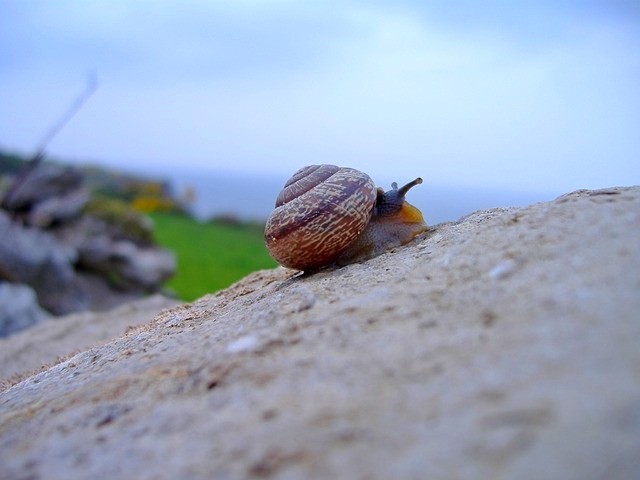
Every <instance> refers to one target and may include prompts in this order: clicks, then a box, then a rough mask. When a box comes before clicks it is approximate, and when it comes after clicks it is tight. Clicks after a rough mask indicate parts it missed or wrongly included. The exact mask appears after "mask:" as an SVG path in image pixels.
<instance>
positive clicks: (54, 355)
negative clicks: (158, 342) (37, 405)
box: [0, 284, 178, 382]
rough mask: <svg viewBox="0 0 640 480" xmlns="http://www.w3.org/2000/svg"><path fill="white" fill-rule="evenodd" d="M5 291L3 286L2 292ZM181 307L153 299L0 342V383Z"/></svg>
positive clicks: (59, 321)
mask: <svg viewBox="0 0 640 480" xmlns="http://www.w3.org/2000/svg"><path fill="white" fill-rule="evenodd" d="M1 287H2V285H1V284H0V291H1ZM177 304H178V302H177V301H176V300H173V299H170V298H167V297H164V296H162V295H152V296H150V297H147V298H143V299H142V300H137V301H133V302H130V303H127V304H125V305H120V306H118V307H116V308H114V309H112V310H109V311H106V312H82V313H72V314H70V315H66V316H64V317H58V318H56V319H55V321H53V322H45V323H42V324H40V325H37V326H35V327H33V328H30V329H29V330H27V331H24V332H21V333H18V334H15V335H12V336H11V337H10V338H5V339H0V382H2V381H7V380H9V379H10V378H11V377H13V376H21V375H25V374H27V373H29V372H32V371H34V370H37V369H39V368H40V367H42V366H43V365H46V364H51V363H52V362H54V361H56V360H57V359H58V358H60V357H64V356H66V355H68V354H70V353H72V352H77V351H79V350H85V349H87V348H89V347H95V346H97V345H102V344H104V343H107V342H108V341H110V340H112V339H114V338H116V337H119V336H121V335H123V334H124V333H125V332H126V331H127V329H129V328H132V327H136V326H139V325H142V324H144V323H147V322H148V321H149V320H150V319H151V318H152V317H153V315H155V314H157V313H158V312H160V311H161V310H163V309H165V308H169V307H171V306H175V305H177Z"/></svg>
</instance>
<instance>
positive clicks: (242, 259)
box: [150, 213, 276, 301]
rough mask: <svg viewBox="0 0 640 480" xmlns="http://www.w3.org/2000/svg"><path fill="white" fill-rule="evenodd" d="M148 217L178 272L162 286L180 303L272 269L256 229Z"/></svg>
mask: <svg viewBox="0 0 640 480" xmlns="http://www.w3.org/2000/svg"><path fill="white" fill-rule="evenodd" d="M150 217H151V218H152V219H153V222H154V224H155V235H154V236H155V238H156V241H157V242H158V243H159V244H160V245H161V246H163V247H165V248H168V249H169V250H172V251H173V252H175V254H176V256H177V259H178V271H177V273H176V275H175V276H174V277H173V278H172V279H171V280H170V281H169V282H168V283H167V285H166V286H167V287H168V288H170V289H171V290H173V291H174V292H175V293H176V294H177V295H178V296H179V297H180V298H181V299H182V300H186V301H189V300H194V299H196V298H198V297H201V296H202V295H204V294H206V293H211V292H215V291H216V290H220V289H222V288H225V287H228V286H229V285H230V284H232V283H233V282H235V281H236V280H239V279H240V278H242V277H244V276H245V275H246V274H248V273H250V272H253V271H255V270H259V269H262V268H272V267H275V266H276V263H275V262H274V261H273V260H272V259H271V257H269V254H268V253H267V250H266V248H265V246H264V241H263V232H262V229H260V228H258V227H255V226H251V225H229V224H225V223H199V222H197V221H195V220H193V219H191V218H189V217H186V216H182V215H176V214H167V213H153V214H151V215H150Z"/></svg>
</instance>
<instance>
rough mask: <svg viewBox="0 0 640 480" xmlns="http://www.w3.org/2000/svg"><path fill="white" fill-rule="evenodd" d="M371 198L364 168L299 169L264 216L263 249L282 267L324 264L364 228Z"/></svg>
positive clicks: (373, 199) (372, 202)
mask: <svg viewBox="0 0 640 480" xmlns="http://www.w3.org/2000/svg"><path fill="white" fill-rule="evenodd" d="M375 202H376V187H375V184H374V183H373V180H371V178H370V177H369V176H368V175H367V174H365V173H363V172H360V171H358V170H355V169H353V168H344V167H343V168H341V167H337V166H335V165H311V166H307V167H304V168H301V169H300V170H298V171H297V172H296V173H295V174H294V175H293V177H291V179H290V180H289V181H288V182H287V183H286V184H285V186H284V189H283V190H282V191H281V192H280V194H279V195H278V198H277V200H276V208H275V210H274V211H273V213H272V214H271V215H270V216H269V219H268V220H267V225H266V228H265V241H266V244H267V249H268V250H269V252H270V253H271V256H273V258H275V259H276V261H277V262H278V263H280V264H281V265H284V266H285V267H289V268H294V269H298V270H312V269H314V268H319V267H321V266H324V265H328V264H329V263H331V262H332V261H334V260H335V259H336V258H337V257H338V256H339V255H340V253H342V252H343V251H344V250H345V249H346V248H347V247H348V246H349V244H351V243H352V242H353V241H354V240H355V239H356V237H358V235H360V233H362V231H363V230H364V229H365V228H366V226H367V224H368V223H369V219H370V218H371V214H372V211H373V207H374V205H375Z"/></svg>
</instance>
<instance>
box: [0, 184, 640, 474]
mask: <svg viewBox="0 0 640 480" xmlns="http://www.w3.org/2000/svg"><path fill="white" fill-rule="evenodd" d="M423 210H424V211H425V212H424V213H425V214H426V218H427V220H428V217H429V215H428V214H429V212H428V208H424V209H423ZM638 238H640V188H638V187H633V188H612V189H607V190H601V191H580V192H574V193H572V194H569V195H566V196H563V197H560V198H559V199H557V200H555V201H552V202H548V203H540V204H536V205H532V206H530V207H526V208H506V209H504V208H502V209H493V210H488V211H483V212H476V213H474V214H471V215H469V216H467V217H465V218H463V219H461V221H459V222H456V223H447V224H440V225H437V226H435V227H433V228H432V229H431V230H430V231H429V232H427V233H426V234H424V235H421V236H420V237H419V238H418V239H417V240H416V241H415V242H414V243H412V244H410V245H408V246H405V247H403V248H398V249H395V250H394V251H392V252H390V253H388V254H385V255H382V256H380V257H377V258H375V259H372V260H369V261H367V262H364V263H362V264H354V265H349V266H346V267H344V268H340V269H336V270H326V271H321V272H318V273H316V274H314V275H301V274H298V273H296V272H292V271H288V270H285V269H282V268H279V269H275V270H271V271H262V272H257V273H255V274H252V275H250V276H249V277H247V278H245V279H244V280H242V281H240V282H238V283H237V284H235V285H233V286H232V287H230V288H229V289H227V290H225V291H223V292H220V293H218V294H216V295H209V296H206V297H203V298H201V299H200V300H198V301H196V302H194V303H192V304H189V305H183V306H179V307H177V308H174V309H172V310H168V311H165V312H163V313H161V314H160V315H158V316H156V317H155V318H154V319H153V321H152V322H151V323H149V324H147V325H145V326H144V327H140V328H137V329H133V330H130V331H129V332H128V333H127V334H126V335H124V336H121V337H119V338H117V339H114V340H113V341H111V342H109V343H107V344H105V345H102V346H98V347H94V348H90V349H88V350H85V351H83V352H80V353H78V354H77V355H74V356H72V357H71V358H69V359H67V360H65V361H63V362H60V363H58V364H56V365H54V366H53V367H51V368H50V369H48V370H46V371H44V372H42V373H39V374H37V375H34V376H31V377H29V378H27V379H25V380H24V381H22V382H20V383H18V384H16V385H14V386H13V387H11V388H8V389H7V390H5V391H4V392H2V393H1V394H0V464H2V466H3V467H2V475H3V477H4V478H7V479H17V478H44V477H46V478H53V479H55V478H60V479H62V478H64V479H75V478H124V477H126V478H140V479H147V478H148V479H152V478H153V479H156V478H190V479H200V478H202V479H208V478H224V479H234V478H282V479H293V478H327V479H329V478H331V479H341V478H345V479H352V478H358V479H377V478H380V479H386V478H403V479H414V478H415V479H422V478H432V479H437V478H443V479H445V478H446V479H451V478H513V479H539V478H563V479H580V480H584V479H587V480H588V479H602V478H607V479H630V478H640V456H639V455H638V452H639V451H640V383H639V382H638V365H640V349H639V348H638V338H640V322H638V312H639V311H640V295H639V293H638V292H640V242H638Z"/></svg>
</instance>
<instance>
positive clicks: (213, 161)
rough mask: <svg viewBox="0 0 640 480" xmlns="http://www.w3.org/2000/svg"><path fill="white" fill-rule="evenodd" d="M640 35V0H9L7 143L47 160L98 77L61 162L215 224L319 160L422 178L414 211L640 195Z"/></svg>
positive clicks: (241, 216) (1, 121)
mask: <svg viewBox="0 0 640 480" xmlns="http://www.w3.org/2000/svg"><path fill="white" fill-rule="evenodd" d="M639 27H640V3H638V2H637V1H635V0H629V1H624V0H608V1H607V0H602V1H597V0H591V1H589V0H585V1H578V0H567V1H555V0H549V1H544V0H538V1H524V0H523V1H517V2H514V1H484V2H475V1H470V0H469V1H450V2H438V1H424V0H421V1H409V0H394V1H391V0H388V1H386V0H378V1H376V0H374V1H359V0H342V1H304V2H300V1H289V0H274V1H264V2H256V1H252V0H234V1H224V2H223V1H205V0H202V1H177V0H176V1H169V0H166V1H112V0H108V1H107V0H105V1H100V0H92V1H90V2H84V1H65V0H58V1H55V2H53V1H38V0H31V1H28V2H25V1H19V0H3V1H2V2H1V3H0V78H1V79H2V80H1V86H2V88H1V89H0V105H1V106H2V115H0V149H2V151H3V152H5V153H8V154H10V155H14V156H15V155H18V156H20V155H24V156H27V157H28V156H29V155H31V154H32V153H33V152H34V150H35V149H36V148H37V147H38V145H39V144H40V142H41V140H42V138H43V135H44V134H45V132H47V131H48V129H49V128H50V127H51V125H52V124H53V123H55V122H56V119H57V118H58V117H59V116H60V114H61V112H64V111H65V110H66V109H68V107H69V104H70V103H72V102H73V99H74V98H76V97H77V95H78V94H79V92H81V91H82V90H83V89H84V88H85V85H86V83H87V78H88V77H93V76H95V77H96V78H97V82H98V88H97V90H96V92H95V94H94V95H93V97H92V98H91V99H90V100H89V101H88V102H87V103H86V105H85V106H84V107H83V108H82V109H81V110H80V112H79V113H78V114H77V115H76V116H75V117H74V118H73V119H72V121H71V122H70V123H69V124H68V125H67V126H66V127H65V128H64V129H63V130H62V131H61V132H60V133H59V134H58V135H57V136H56V137H55V138H54V139H53V141H52V142H51V143H50V144H49V145H48V147H47V153H48V158H50V159H55V160H59V161H60V162H63V163H65V164H68V165H83V166H86V165H93V166H98V167H100V168H106V169H109V170H114V171H121V172H125V173H127V174H131V175H134V176H141V177H144V178H149V179H150V180H158V181H161V182H163V185H164V184H165V183H166V184H168V185H169V186H170V189H171V190H172V192H173V193H172V195H174V197H176V198H177V199H178V200H179V203H181V208H182V210H184V211H188V212H189V213H191V214H193V215H194V216H195V218H196V219H197V220H200V221H202V220H208V219H210V218H211V217H216V218H217V219H218V220H219V219H222V220H224V222H222V223H225V222H226V224H229V223H232V224H233V223H235V222H237V223H242V224H243V228H244V227H246V225H245V223H249V224H254V223H258V224H259V223H260V222H262V221H264V219H265V218H266V216H267V215H268V213H269V211H270V210H271V209H272V206H273V202H274V200H275V197H276V195H277V192H278V191H279V189H280V188H281V186H282V185H283V183H284V182H285V181H286V179H287V178H288V177H289V176H290V175H291V174H292V173H293V172H295V171H296V170H297V169H298V168H300V167H301V166H303V165H308V164H314V163H334V164H337V165H342V166H351V167H355V168H358V169H360V170H363V171H365V172H367V173H368V174H369V175H370V176H371V177H372V178H373V179H374V181H375V182H376V183H377V184H378V185H381V186H384V187H388V186H389V184H390V183H391V182H392V181H398V182H406V181H409V180H411V179H413V178H415V177H416V176H422V177H423V178H424V179H425V183H424V184H423V185H422V186H420V187H419V188H416V189H414V190H412V191H411V193H410V196H409V197H410V198H409V200H410V201H411V202H412V203H414V204H415V205H417V206H418V207H419V208H421V210H422V211H423V213H424V215H425V218H426V220H427V222H428V223H430V224H435V223H438V222H442V221H448V220H456V219H457V218H459V217H460V216H462V215H464V214H467V213H470V212H472V211H474V210H477V209H481V208H489V207H497V206H518V205H526V204H529V203H532V202H535V201H543V200H550V199H553V198H554V197H556V196H558V195H561V194H563V193H566V192H569V191H572V190H576V189H581V188H603V187H609V186H614V185H630V184H637V183H640V162H639V159H638V157H639V155H638V154H639V153H640V134H639V131H640V128H639V127H640V93H639V91H640V88H639V86H640V28H639ZM128 200H131V201H133V200H135V199H132V198H129V199H128ZM141 205H142V206H143V207H144V208H142V210H149V211H151V213H152V216H153V214H154V212H153V210H154V208H153V205H151V206H149V202H147V203H146V204H144V202H142V204H141V203H140V199H138V207H140V206H141ZM156 206H157V205H156ZM139 210H140V208H139ZM147 213H148V212H147ZM156 215H157V218H155V219H154V221H155V222H156V224H157V225H158V227H159V228H160V229H161V230H162V231H164V232H166V233H165V235H167V238H168V236H170V235H169V233H170V231H171V230H172V229H171V228H170V227H167V225H166V224H162V225H161V223H162V222H163V217H162V215H161V214H156ZM175 228H177V229H182V230H184V229H185V228H186V227H185V226H184V225H180V226H179V227H175ZM258 230H259V228H258ZM258 236H259V235H258ZM213 237H214V238H217V237H218V233H214V234H213ZM163 242H165V243H167V242H169V243H170V241H169V240H167V239H166V238H165V237H163V238H160V243H163ZM169 243H167V246H168V247H170V248H174V249H175V246H174V245H170V244H169ZM232 243H233V242H232ZM258 243H259V241H258ZM185 248H186V249H189V247H185ZM193 248H194V247H193V245H192V248H191V249H193ZM198 248H202V249H206V248H207V247H206V245H205V246H203V247H198ZM211 248H213V249H215V247H211ZM225 248H226V247H225ZM224 251H225V252H226V250H224ZM180 255H181V254H178V271H180V265H181V262H182V261H183V260H182V257H181V256H180ZM239 261H240V260H234V261H231V263H233V264H234V265H237V264H238V262H239ZM268 262H269V260H268V258H267V259H266V260H265V261H264V262H263V263H260V265H263V264H264V265H270V263H268ZM254 267H255V265H253V264H252V265H251V266H250V267H248V268H254ZM190 282H191V283H194V282H193V281H190ZM204 288H205V290H204V291H211V289H212V288H213V287H212V286H211V285H209V284H207V285H206V286H205V287H204ZM207 289H208V290H207ZM200 293H201V291H200V290H198V292H197V293H188V294H184V296H185V297H186V298H192V297H194V296H195V295H197V294H200Z"/></svg>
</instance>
